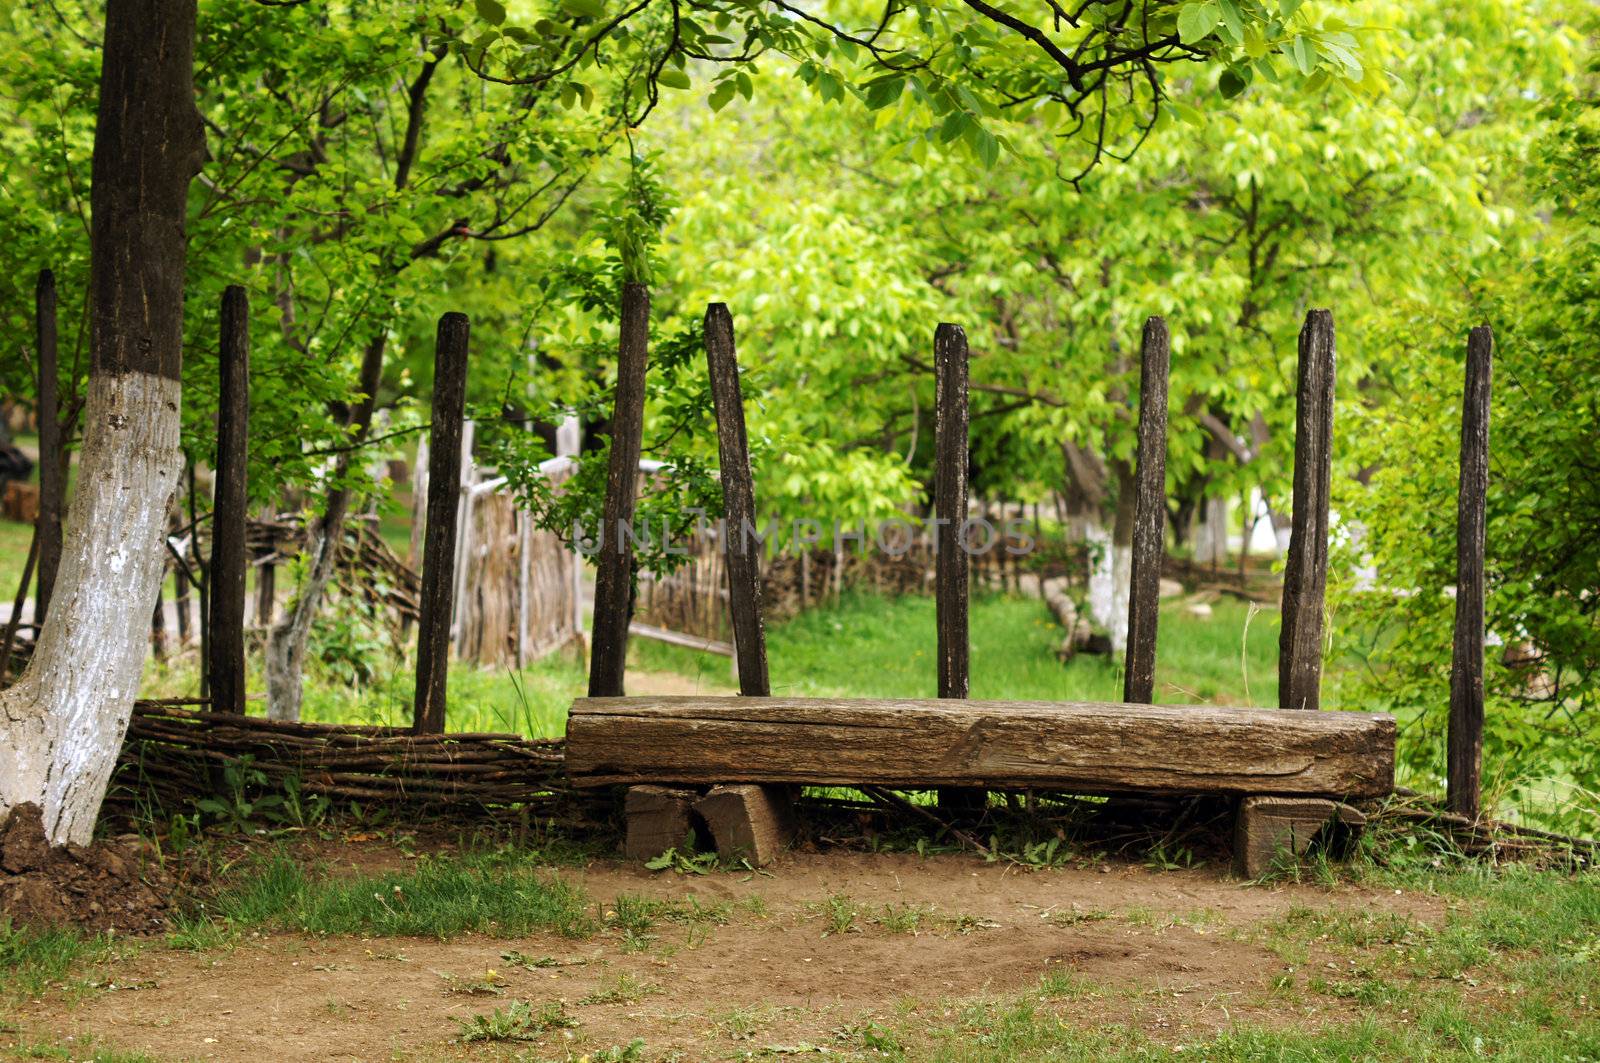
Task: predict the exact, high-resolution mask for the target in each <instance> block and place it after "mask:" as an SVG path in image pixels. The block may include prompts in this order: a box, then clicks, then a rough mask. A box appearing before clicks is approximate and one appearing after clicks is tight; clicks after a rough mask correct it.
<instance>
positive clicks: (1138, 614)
mask: <svg viewBox="0 0 1600 1063" xmlns="http://www.w3.org/2000/svg"><path fill="white" fill-rule="evenodd" d="M1139 360H1140V368H1139V452H1138V465H1137V467H1136V468H1135V470H1134V480H1135V482H1136V483H1137V484H1138V496H1137V499H1136V501H1135V507H1134V516H1133V568H1132V575H1131V577H1130V579H1129V581H1128V584H1129V590H1128V655H1127V665H1126V668H1125V669H1124V671H1123V677H1122V700H1123V701H1129V702H1139V703H1144V704H1148V703H1149V702H1150V701H1151V700H1152V699H1153V698H1154V696H1155V686H1156V625H1157V622H1158V618H1159V615H1160V610H1161V559H1162V558H1163V557H1164V556H1165V555H1166V516H1167V377H1168V374H1169V372H1170V369H1171V363H1172V346H1171V343H1170V341H1169V339H1168V336H1167V323H1166V322H1165V321H1163V320H1162V319H1161V318H1159V317H1152V318H1149V319H1148V320H1146V321H1145V323H1144V335H1143V336H1142V337H1141V339H1140V344H1139Z"/></svg>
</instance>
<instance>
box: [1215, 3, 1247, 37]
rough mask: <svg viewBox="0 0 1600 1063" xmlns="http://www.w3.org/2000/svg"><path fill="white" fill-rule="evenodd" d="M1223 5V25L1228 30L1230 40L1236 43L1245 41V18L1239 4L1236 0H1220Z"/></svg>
mask: <svg viewBox="0 0 1600 1063" xmlns="http://www.w3.org/2000/svg"><path fill="white" fill-rule="evenodd" d="M1219 2H1220V4H1221V7H1222V25H1223V28H1224V29H1226V30H1227V33H1228V40H1229V41H1231V42H1232V43H1234V44H1243V43H1244V19H1243V18H1242V17H1241V16H1240V15H1239V5H1238V4H1237V3H1235V0H1219Z"/></svg>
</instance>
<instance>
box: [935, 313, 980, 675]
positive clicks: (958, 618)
mask: <svg viewBox="0 0 1600 1063" xmlns="http://www.w3.org/2000/svg"><path fill="white" fill-rule="evenodd" d="M933 366H934V391H935V406H934V430H933V436H934V444H933V448H934V472H933V511H934V593H935V595H936V600H935V606H934V611H935V624H936V626H937V628H938V650H939V696H940V697H941V698H964V697H967V696H968V695H969V693H970V690H971V675H970V662H969V657H968V653H969V650H968V642H967V598H968V582H967V567H968V566H967V562H968V558H967V553H966V551H965V550H963V549H962V541H961V537H962V533H963V531H964V530H965V529H964V528H963V524H964V523H965V522H966V519H967V334H966V332H965V331H963V330H962V328H961V326H960V325H940V326H939V328H938V330H937V331H936V332H935V333H934V337H933Z"/></svg>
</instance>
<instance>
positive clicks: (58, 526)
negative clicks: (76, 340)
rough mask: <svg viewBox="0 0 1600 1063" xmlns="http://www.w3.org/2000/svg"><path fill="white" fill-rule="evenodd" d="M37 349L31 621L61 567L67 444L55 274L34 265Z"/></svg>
mask: <svg viewBox="0 0 1600 1063" xmlns="http://www.w3.org/2000/svg"><path fill="white" fill-rule="evenodd" d="M34 328H35V331H36V338H37V345H38V355H39V589H38V590H37V591H36V592H35V593H34V597H33V622H34V623H35V624H42V623H44V618H45V614H46V613H47V612H49V609H50V596H51V595H52V594H53V593H54V591H55V585H56V573H57V572H58V571H60V569H61V530H62V520H63V517H64V516H65V513H66V507H67V470H66V457H67V448H66V446H65V445H64V444H63V442H62V439H61V401H60V397H59V393H58V388H59V387H60V381H61V378H60V365H59V361H58V346H57V342H56V277H55V274H54V273H51V272H50V271H49V270H47V269H43V270H40V271H39V283H38V285H37V286H36V287H35V288H34Z"/></svg>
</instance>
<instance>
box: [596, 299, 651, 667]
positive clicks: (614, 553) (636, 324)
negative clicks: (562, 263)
mask: <svg viewBox="0 0 1600 1063" xmlns="http://www.w3.org/2000/svg"><path fill="white" fill-rule="evenodd" d="M649 349H650V289H648V288H646V287H645V286H644V285H642V284H635V283H628V284H624V285H623V286H622V334H621V336H620V338H619V340H618V342H617V394H616V402H615V404H614V405H613V407H612V413H611V455H610V464H609V465H608V466H607V471H606V499H605V506H604V507H603V510H602V516H601V519H600V537H601V540H602V542H601V545H600V551H599V556H598V557H597V558H596V559H595V577H594V629H593V633H592V634H591V636H590V643H589V645H590V655H589V694H590V696H591V697H600V696H611V697H616V696H620V695H621V694H622V693H623V677H624V674H625V673H626V671H627V664H628V620H629V617H630V616H631V614H632V612H633V609H632V606H631V604H630V599H631V597H632V594H633V540H632V538H631V537H630V536H629V535H627V534H624V530H625V529H626V530H630V531H631V529H632V526H633V510H634V504H635V502H636V501H637V492H638V481H639V448H640V446H641V445H642V442H643V434H644V382H645V369H646V366H647V364H648V361H649Z"/></svg>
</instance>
